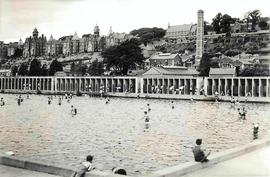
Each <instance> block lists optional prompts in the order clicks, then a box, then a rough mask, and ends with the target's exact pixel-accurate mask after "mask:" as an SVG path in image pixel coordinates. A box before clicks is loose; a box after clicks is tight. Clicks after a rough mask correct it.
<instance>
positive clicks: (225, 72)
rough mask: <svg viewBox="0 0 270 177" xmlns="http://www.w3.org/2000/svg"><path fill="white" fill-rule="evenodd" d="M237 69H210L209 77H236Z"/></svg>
mask: <svg viewBox="0 0 270 177" xmlns="http://www.w3.org/2000/svg"><path fill="white" fill-rule="evenodd" d="M235 76H236V71H235V68H210V71H209V77H218V78H221V77H235Z"/></svg>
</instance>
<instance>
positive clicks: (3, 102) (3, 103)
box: [0, 98, 5, 106]
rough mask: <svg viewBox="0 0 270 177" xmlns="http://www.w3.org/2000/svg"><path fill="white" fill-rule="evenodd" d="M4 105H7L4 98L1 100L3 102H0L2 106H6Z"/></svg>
mask: <svg viewBox="0 0 270 177" xmlns="http://www.w3.org/2000/svg"><path fill="white" fill-rule="evenodd" d="M4 105H5V101H4V98H1V101H0V106H4Z"/></svg>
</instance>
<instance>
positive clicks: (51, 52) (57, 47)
mask: <svg viewBox="0 0 270 177" xmlns="http://www.w3.org/2000/svg"><path fill="white" fill-rule="evenodd" d="M62 52H63V45H62V43H61V42H60V41H59V40H55V39H54V38H53V36H52V35H51V36H50V39H49V40H48V42H47V44H46V54H47V55H48V56H58V55H60V54H62Z"/></svg>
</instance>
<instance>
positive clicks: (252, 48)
mask: <svg viewBox="0 0 270 177" xmlns="http://www.w3.org/2000/svg"><path fill="white" fill-rule="evenodd" d="M244 48H245V50H246V53H249V54H254V53H256V52H258V50H259V46H258V44H257V43H256V42H248V43H246V44H245V46H244Z"/></svg>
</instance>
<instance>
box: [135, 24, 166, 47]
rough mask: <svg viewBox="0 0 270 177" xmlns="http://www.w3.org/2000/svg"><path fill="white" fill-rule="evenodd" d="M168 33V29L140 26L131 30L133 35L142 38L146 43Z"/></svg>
mask: <svg viewBox="0 0 270 177" xmlns="http://www.w3.org/2000/svg"><path fill="white" fill-rule="evenodd" d="M165 33H166V30H164V29H162V28H157V27H154V28H140V29H138V30H133V31H131V32H130V34H131V35H133V36H137V37H139V38H140V41H141V42H142V43H144V44H145V45H146V44H147V43H149V42H151V41H154V40H159V39H160V38H162V37H163V36H164V35H165Z"/></svg>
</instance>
